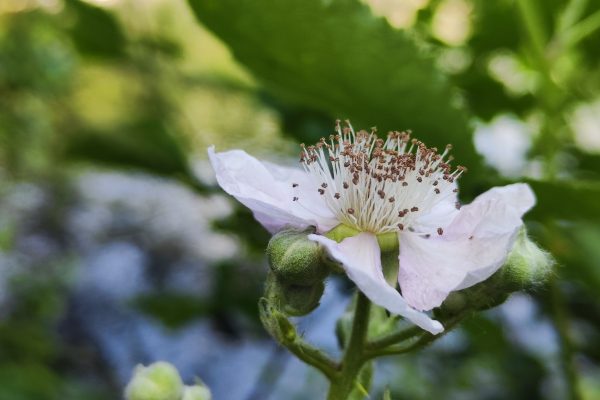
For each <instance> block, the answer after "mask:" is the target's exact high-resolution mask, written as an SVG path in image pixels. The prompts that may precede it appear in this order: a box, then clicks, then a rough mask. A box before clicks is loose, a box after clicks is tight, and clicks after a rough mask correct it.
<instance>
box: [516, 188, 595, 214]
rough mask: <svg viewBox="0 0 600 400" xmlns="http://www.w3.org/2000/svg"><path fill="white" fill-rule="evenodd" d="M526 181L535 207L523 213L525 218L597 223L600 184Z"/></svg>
mask: <svg viewBox="0 0 600 400" xmlns="http://www.w3.org/2000/svg"><path fill="white" fill-rule="evenodd" d="M526 182H527V183H529V185H530V186H531V188H532V189H533V191H534V192H535V194H536V197H537V203H536V205H535V207H534V208H533V209H532V210H531V211H530V212H529V213H528V214H527V216H528V217H529V218H533V219H539V220H545V219H548V218H552V219H568V220H587V221H600V207H598V199H600V182H594V181H557V182H544V181H533V180H528V181H526Z"/></svg>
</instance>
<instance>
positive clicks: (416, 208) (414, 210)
mask: <svg viewBox="0 0 600 400" xmlns="http://www.w3.org/2000/svg"><path fill="white" fill-rule="evenodd" d="M410 211H412V212H417V211H419V207H413V208H411V209H410Z"/></svg>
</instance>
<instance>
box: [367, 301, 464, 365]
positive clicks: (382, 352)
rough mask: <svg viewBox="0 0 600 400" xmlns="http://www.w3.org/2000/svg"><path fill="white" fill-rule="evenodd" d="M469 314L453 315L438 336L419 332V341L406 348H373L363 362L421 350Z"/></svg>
mask: <svg viewBox="0 0 600 400" xmlns="http://www.w3.org/2000/svg"><path fill="white" fill-rule="evenodd" d="M469 313H470V311H468V310H465V311H463V312H461V313H459V314H457V315H455V316H454V317H452V318H450V319H449V320H447V321H446V322H445V323H444V332H442V333H440V334H438V335H432V334H431V333H429V332H423V331H422V330H421V332H423V333H422V335H421V337H420V338H419V340H417V341H416V342H414V343H412V344H410V345H408V346H395V347H383V348H379V347H378V348H375V349H372V350H368V351H366V352H365V355H364V357H365V358H364V361H365V362H366V361H368V360H371V359H373V358H377V357H382V356H392V355H398V354H404V353H409V352H411V351H414V350H418V349H421V348H423V347H425V346H427V345H429V344H430V343H432V342H433V341H435V340H438V339H440V338H441V337H442V336H444V335H446V334H447V333H448V332H450V331H451V330H452V328H454V327H455V326H456V325H458V324H459V323H460V322H461V321H462V320H463V319H464V318H465V317H466V316H468V315H469ZM409 330H410V329H407V330H406V331H409Z"/></svg>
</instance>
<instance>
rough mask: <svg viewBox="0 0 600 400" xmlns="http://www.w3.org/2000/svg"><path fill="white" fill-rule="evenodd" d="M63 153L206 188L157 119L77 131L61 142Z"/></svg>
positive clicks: (176, 141) (72, 157) (194, 187)
mask: <svg viewBox="0 0 600 400" xmlns="http://www.w3.org/2000/svg"><path fill="white" fill-rule="evenodd" d="M65 156H66V157H67V158H70V159H76V160H84V161H88V162H94V163H99V164H105V165H109V166H113V167H114V166H116V167H120V168H133V169H139V170H143V171H146V172H149V173H152V174H157V175H163V176H167V177H172V178H177V179H179V180H180V181H182V182H183V183H186V184H188V185H189V186H190V187H192V188H193V189H196V190H198V191H200V192H202V191H204V190H206V189H205V188H204V187H203V186H202V185H201V184H200V183H199V182H198V181H197V180H196V179H195V177H194V175H193V173H192V172H191V171H190V167H189V164H188V161H187V156H186V154H185V152H184V150H183V146H182V144H181V143H180V142H179V140H178V139H177V138H176V137H175V135H173V134H171V133H170V132H169V131H168V130H167V128H166V127H165V126H164V124H163V123H162V122H161V121H160V120H153V119H147V120H146V119H144V120H140V121H137V122H136V123H134V124H131V125H128V126H125V127H122V128H121V129H119V130H117V132H116V133H115V132H110V133H108V132H99V131H79V132H77V135H73V136H72V137H71V138H69V139H68V140H67V142H66V145H65Z"/></svg>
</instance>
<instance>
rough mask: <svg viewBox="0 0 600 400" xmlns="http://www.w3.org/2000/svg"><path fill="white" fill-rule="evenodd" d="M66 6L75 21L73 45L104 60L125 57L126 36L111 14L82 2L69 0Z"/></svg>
mask: <svg viewBox="0 0 600 400" xmlns="http://www.w3.org/2000/svg"><path fill="white" fill-rule="evenodd" d="M66 5H67V11H69V12H71V13H72V17H73V19H74V23H73V25H72V26H71V27H70V32H71V36H72V39H73V43H74V44H75V46H77V49H78V50H79V51H80V52H81V53H83V54H86V55H92V56H96V57H103V58H120V57H122V56H123V55H124V51H125V44H126V39H125V34H124V33H123V30H122V29H121V26H120V25H119V23H118V22H117V20H116V18H115V17H114V16H113V15H112V14H111V13H110V12H108V11H106V10H105V9H103V8H100V7H96V6H93V5H91V4H88V3H85V2H83V1H80V0H67V1H66Z"/></svg>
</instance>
